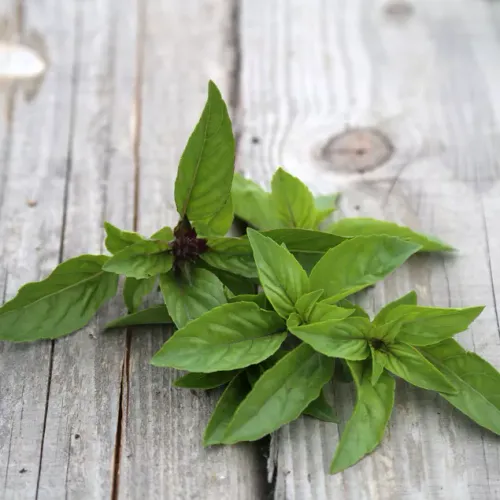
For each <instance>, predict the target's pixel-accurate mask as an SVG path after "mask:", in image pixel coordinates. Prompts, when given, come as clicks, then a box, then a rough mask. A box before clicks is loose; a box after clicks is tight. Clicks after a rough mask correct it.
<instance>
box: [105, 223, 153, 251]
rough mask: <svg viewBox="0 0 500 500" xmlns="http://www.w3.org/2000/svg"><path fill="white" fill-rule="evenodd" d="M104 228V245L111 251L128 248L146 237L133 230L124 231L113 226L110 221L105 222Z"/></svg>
mask: <svg viewBox="0 0 500 500" xmlns="http://www.w3.org/2000/svg"><path fill="white" fill-rule="evenodd" d="M104 230H105V231H106V239H105V240H104V245H105V247H106V249H107V250H108V252H109V253H111V254H113V255H114V254H115V253H118V252H119V251H120V250H123V249H124V248H127V247H128V246H130V245H132V244H133V243H137V242H138V241H142V240H143V239H144V238H143V237H142V236H141V235H140V234H138V233H134V232H132V231H123V230H121V229H118V228H117V227H116V226H113V224H111V223H110V222H105V223H104Z"/></svg>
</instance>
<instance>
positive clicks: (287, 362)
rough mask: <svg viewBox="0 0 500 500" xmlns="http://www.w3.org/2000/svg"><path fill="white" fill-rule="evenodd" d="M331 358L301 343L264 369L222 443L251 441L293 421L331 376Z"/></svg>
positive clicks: (317, 394) (235, 415) (240, 407)
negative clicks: (270, 366) (267, 368)
mask: <svg viewBox="0 0 500 500" xmlns="http://www.w3.org/2000/svg"><path fill="white" fill-rule="evenodd" d="M333 364H334V361H333V359H329V358H327V357H326V356H323V355H321V354H319V353H317V352H315V351H314V350H313V349H312V348H311V347H309V346H308V345H307V344H301V345H300V346H299V347H297V348H295V349H294V350H293V351H291V352H290V353H288V354H287V355H286V356H284V357H283V358H282V359H281V360H279V361H278V362H277V363H276V364H275V365H274V366H273V367H272V368H270V369H269V370H267V371H266V372H265V373H264V374H263V375H262V376H261V377H260V378H259V380H258V381H257V382H256V383H255V385H254V387H253V389H252V390H251V391H250V393H249V394H248V396H247V397H246V398H245V399H244V400H243V402H242V403H241V404H240V406H239V407H238V409H237V410H236V412H235V414H234V417H233V419H232V420H231V423H230V424H229V426H228V427H227V429H226V433H225V435H224V438H223V441H222V442H223V443H225V444H233V443H237V442H238V441H255V440H257V439H260V438H261V437H263V436H265V435H266V434H269V433H271V432H273V431H275V430H276V429H279V428H280V427H281V426H282V425H285V424H287V423H288V422H291V421H292V420H295V419H296V418H297V417H298V416H299V415H300V414H301V413H302V412H303V411H304V409H305V408H307V407H308V405H309V403H311V401H314V400H315V399H316V398H317V397H318V396H319V394H320V391H321V389H322V387H323V386H324V385H325V384H326V383H327V382H328V381H329V380H330V378H331V377H332V375H333Z"/></svg>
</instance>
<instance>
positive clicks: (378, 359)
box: [370, 345, 387, 385]
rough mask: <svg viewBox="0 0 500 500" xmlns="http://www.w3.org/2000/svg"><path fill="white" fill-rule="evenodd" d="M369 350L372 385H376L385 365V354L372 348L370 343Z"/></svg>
mask: <svg viewBox="0 0 500 500" xmlns="http://www.w3.org/2000/svg"><path fill="white" fill-rule="evenodd" d="M370 351H371V354H372V378H371V382H372V385H376V384H377V382H378V381H379V379H380V377H381V375H382V373H383V372H384V369H385V365H386V363H387V354H385V352H382V351H380V350H378V349H374V348H373V346H372V345H370Z"/></svg>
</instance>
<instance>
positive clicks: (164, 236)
mask: <svg viewBox="0 0 500 500" xmlns="http://www.w3.org/2000/svg"><path fill="white" fill-rule="evenodd" d="M150 239H151V240H163V241H172V240H173V239H174V232H173V231H172V228H170V227H168V226H165V227H162V228H161V229H160V230H158V231H156V233H153V234H152V235H151V238H150Z"/></svg>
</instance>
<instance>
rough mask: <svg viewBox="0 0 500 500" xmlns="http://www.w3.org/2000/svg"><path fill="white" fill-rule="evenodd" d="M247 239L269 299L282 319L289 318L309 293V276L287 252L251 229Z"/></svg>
mask: <svg viewBox="0 0 500 500" xmlns="http://www.w3.org/2000/svg"><path fill="white" fill-rule="evenodd" d="M248 239H249V240H250V244H251V245H252V249H253V253H254V258H255V263H256V265H257V269H258V272H259V278H260V282H261V285H262V288H263V289H264V293H265V294H266V297H267V299H268V300H269V302H271V304H272V305H273V307H274V310H275V311H276V312H277V313H278V314H279V315H280V316H282V317H283V318H288V316H289V315H290V314H291V313H292V312H294V310H295V303H296V302H297V300H298V299H299V298H300V297H301V296H302V295H304V294H306V293H307V292H308V291H309V290H308V278H307V274H306V272H305V271H304V269H303V268H302V267H301V265H300V264H299V263H298V262H297V261H296V260H295V258H294V257H293V255H292V254H291V253H290V252H289V251H288V250H287V249H286V248H283V247H282V246H280V245H278V244H277V243H275V242H274V241H273V240H271V239H270V238H266V237H265V236H262V234H260V233H258V232H257V231H254V230H253V229H248Z"/></svg>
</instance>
